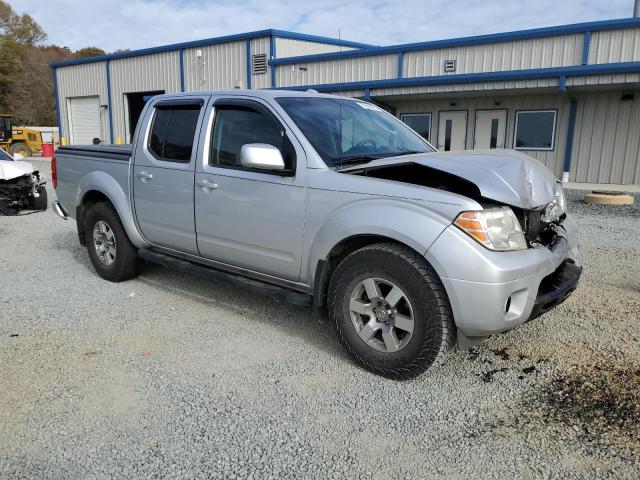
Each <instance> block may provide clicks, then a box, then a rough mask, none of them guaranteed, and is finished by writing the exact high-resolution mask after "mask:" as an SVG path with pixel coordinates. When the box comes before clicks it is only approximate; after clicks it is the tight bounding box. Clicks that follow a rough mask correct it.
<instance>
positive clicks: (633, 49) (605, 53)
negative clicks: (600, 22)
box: [589, 28, 640, 63]
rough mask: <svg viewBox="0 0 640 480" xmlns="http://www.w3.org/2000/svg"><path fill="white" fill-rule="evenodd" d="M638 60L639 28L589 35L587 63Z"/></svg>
mask: <svg viewBox="0 0 640 480" xmlns="http://www.w3.org/2000/svg"><path fill="white" fill-rule="evenodd" d="M638 60H640V28H626V29H623V30H603V31H601V32H593V33H592V34H591V44H590V46H589V63H612V62H633V61H638Z"/></svg>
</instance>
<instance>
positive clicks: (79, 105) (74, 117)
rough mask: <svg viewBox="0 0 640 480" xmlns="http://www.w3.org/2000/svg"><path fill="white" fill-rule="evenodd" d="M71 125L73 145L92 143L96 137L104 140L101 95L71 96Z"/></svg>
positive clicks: (70, 141) (71, 141)
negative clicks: (101, 121) (101, 119)
mask: <svg viewBox="0 0 640 480" xmlns="http://www.w3.org/2000/svg"><path fill="white" fill-rule="evenodd" d="M69 125H70V126H71V128H70V130H71V131H70V132H69V133H70V135H69V137H70V138H69V143H70V144H71V145H90V144H91V143H93V139H94V138H100V139H101V140H102V126H101V124H100V99H99V97H78V98H70V99H69Z"/></svg>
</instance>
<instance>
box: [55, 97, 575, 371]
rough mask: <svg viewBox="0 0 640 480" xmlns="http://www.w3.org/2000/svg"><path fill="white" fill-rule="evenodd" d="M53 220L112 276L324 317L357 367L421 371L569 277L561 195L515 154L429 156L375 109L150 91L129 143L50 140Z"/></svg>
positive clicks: (544, 172) (549, 294)
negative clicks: (196, 284)
mask: <svg viewBox="0 0 640 480" xmlns="http://www.w3.org/2000/svg"><path fill="white" fill-rule="evenodd" d="M52 170H53V172H52V173H53V183H54V186H55V188H56V192H57V196H58V201H57V202H54V205H53V207H54V209H55V211H56V212H57V213H58V214H59V215H60V216H61V217H63V218H65V219H66V218H68V217H72V218H75V220H76V222H77V226H78V236H79V239H80V242H81V243H82V244H83V245H86V246H87V249H88V252H89V257H90V258H91V262H92V263H93V265H94V267H95V269H96V271H97V272H98V274H99V275H100V276H102V277H103V278H105V279H106V280H109V281H112V282H119V281H123V280H127V279H130V278H132V277H134V276H136V275H137V274H138V273H139V272H140V266H141V264H142V263H143V262H142V261H143V260H144V261H147V262H155V263H160V264H162V265H165V266H170V267H172V268H176V269H179V270H183V271H187V272H190V273H193V274H196V275H200V276H203V277H206V278H213V279H218V280H227V281H230V282H234V283H235V284H237V285H242V286H245V287H247V288H250V289H254V290H258V291H261V292H265V293H268V294H270V295H273V296H276V297H281V298H284V299H286V300H288V301H291V302H294V303H306V304H313V305H314V306H315V307H318V308H326V309H327V310H328V315H329V317H330V319H331V323H332V324H333V326H334V327H335V330H336V332H337V334H338V337H339V339H340V341H341V342H342V343H343V345H344V346H345V348H346V349H347V350H348V351H349V353H350V354H351V355H352V356H353V357H354V358H355V359H356V360H357V361H358V362H359V363H360V364H362V365H363V366H365V367H366V368H368V369H370V370H372V371H374V372H377V373H379V374H382V375H385V376H388V377H392V378H410V377H413V376H416V375H418V374H420V373H421V372H423V371H425V370H426V369H427V368H429V366H430V365H432V364H433V363H434V362H435V361H437V360H439V359H440V358H441V357H442V356H444V354H445V352H446V351H447V350H448V349H449V348H450V347H452V346H453V345H454V344H455V342H456V341H457V342H458V345H461V346H465V347H466V346H470V345H473V344H475V343H477V342H480V341H482V340H483V339H484V338H486V337H487V336H489V335H492V334H495V333H498V332H503V331H505V330H509V329H512V328H514V327H516V326H518V325H520V324H522V323H524V322H526V321H527V320H530V319H532V318H534V317H536V316H538V315H540V314H542V313H544V312H546V311H548V310H549V309H551V308H553V307H554V306H556V305H558V304H559V303H561V302H562V301H563V300H564V299H565V298H567V297H568V296H569V295H570V294H571V293H572V292H573V290H574V289H575V288H576V286H577V283H578V280H579V278H580V274H581V272H582V267H581V265H580V257H579V251H578V241H577V231H576V225H575V223H574V221H572V220H571V218H570V217H569V216H568V214H567V213H566V205H565V198H564V193H563V191H562V185H561V184H560V183H559V182H558V181H557V180H556V178H555V177H554V176H553V174H552V173H551V172H550V171H549V170H548V169H547V168H546V167H545V166H544V165H543V164H541V163H539V162H538V161H536V160H534V159H532V158H530V157H527V156H526V155H523V154H521V153H519V152H515V151H509V150H491V151H485V152H479V151H464V152H445V153H442V152H437V151H436V150H435V149H434V148H433V147H432V146H431V145H429V144H428V143H427V142H426V141H425V140H423V139H422V137H420V136H419V135H418V134H416V133H415V132H413V131H412V130H411V129H409V128H408V127H407V126H405V125H404V124H403V123H402V122H400V121H399V120H397V119H396V118H395V117H394V116H392V115H390V114H389V113H387V112H385V111H384V110H382V109H381V108H379V107H377V106H376V105H373V104H371V103H368V102H365V101H361V100H355V99H347V98H343V97H335V96H330V95H319V94H314V93H296V92H288V91H275V90H273V91H246V92H245V91H239V90H234V91H230V92H199V93H188V94H169V95H161V96H157V97H154V98H153V99H152V100H150V101H149V102H148V104H147V105H146V107H145V109H144V111H143V113H142V115H141V117H140V121H139V124H138V127H137V129H136V132H135V135H134V138H133V144H132V145H126V146H110V145H109V146H107V145H104V146H87V147H77V146H76V147H61V148H59V149H58V150H57V152H56V159H55V160H54V161H53V169H52Z"/></svg>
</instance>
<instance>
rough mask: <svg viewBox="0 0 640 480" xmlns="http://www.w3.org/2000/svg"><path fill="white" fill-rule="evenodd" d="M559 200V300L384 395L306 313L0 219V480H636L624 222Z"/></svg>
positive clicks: (630, 228) (635, 371) (623, 215)
mask: <svg viewBox="0 0 640 480" xmlns="http://www.w3.org/2000/svg"><path fill="white" fill-rule="evenodd" d="M34 163H36V164H38V167H39V168H42V169H43V170H46V169H48V166H47V162H44V161H38V162H34ZM47 171H48V170H47ZM53 196H54V194H53V193H52V192H51V193H50V197H53ZM639 200H640V199H639ZM569 205H570V209H571V211H572V212H573V213H574V214H575V215H576V217H577V219H578V221H579V223H580V225H581V228H582V231H581V241H582V245H583V254H584V257H585V264H586V271H585V274H584V276H583V281H582V283H581V286H580V287H579V289H578V290H577V292H576V293H575V294H574V295H573V296H572V297H571V298H570V299H569V300H568V301H567V302H566V303H565V304H563V305H562V306H560V307H559V308H557V309H556V310H554V311H552V312H550V313H549V314H547V315H545V316H543V317H541V318H540V319H538V320H536V321H535V322H532V323H530V324H527V325H524V326H523V327H521V328H519V329H517V330H515V331H513V332H509V333H506V334H503V335H501V336H498V337H494V338H492V339H490V340H489V341H487V342H486V343H485V344H484V345H483V346H482V348H481V349H479V350H476V351H469V352H458V351H456V352H453V354H452V355H451V356H450V357H449V359H448V361H447V362H446V363H445V364H444V365H441V366H438V367H436V368H434V369H432V370H431V371H430V372H428V373H427V374H426V375H424V376H422V377H420V378H418V379H416V380H414V381H410V382H404V383H398V382H394V381H390V380H386V379H383V378H380V377H377V376H375V375H373V374H370V373H368V372H366V371H364V370H362V369H360V368H359V367H357V366H355V365H354V364H353V363H352V362H351V361H350V360H349V358H348V357H347V356H346V355H345V354H344V353H343V351H342V349H341V348H340V346H339V344H338V342H337V340H336V339H335V338H334V336H333V333H332V331H331V330H330V328H329V327H328V325H327V324H325V323H323V321H322V320H320V319H317V318H316V317H315V316H314V315H313V314H312V312H311V310H309V309H306V308H303V307H295V306H291V305H288V304H286V303H279V302H277V301H274V300H272V299H269V298H264V297H260V296H257V295H255V294H249V293H247V292H244V291H239V290H236V289H233V288H231V287H228V286H225V285H218V284H215V283H210V282H206V281H203V280H199V279H197V278H192V277H189V276H186V275H182V274H179V273H175V272H172V271H169V270H165V269H163V268H161V267H157V266H149V267H147V268H146V269H145V271H144V273H143V275H142V276H140V277H139V278H138V279H136V280H133V281H130V282H126V283H123V284H110V283H108V282H105V281H103V280H101V279H100V278H99V277H98V276H97V275H96V274H95V273H94V271H93V269H92V267H91V265H90V262H89V259H88V256H87V254H86V251H85V250H84V249H83V248H81V247H80V246H79V244H78V241H77V238H76V235H75V223H73V222H63V221H61V220H59V219H58V218H57V217H56V216H55V214H54V213H53V212H52V211H51V210H49V211H47V212H46V213H39V214H34V215H29V216H24V217H11V218H9V217H0V252H1V263H0V272H1V276H0V432H1V433H0V478H25V479H27V478H28V479H38V478H55V479H62V478H64V479H73V478H82V479H94V478H172V479H173V478H230V479H231V478H255V479H258V478H259V479H267V478H274V479H279V478H318V479H330V478H377V479H387V478H388V479H393V478H406V479H424V478H474V479H476V478H478V477H481V478H596V477H597V478H616V479H619V478H639V477H640V329H639V328H638V320H639V317H640V283H639V282H640V277H639V274H638V272H639V271H640V221H639V220H640V207H638V206H637V205H636V206H633V207H608V208H604V207H594V206H589V205H586V204H584V203H582V202H581V194H579V193H578V192H570V203H569Z"/></svg>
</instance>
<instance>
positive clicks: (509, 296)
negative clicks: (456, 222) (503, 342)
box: [425, 216, 582, 337]
mask: <svg viewBox="0 0 640 480" xmlns="http://www.w3.org/2000/svg"><path fill="white" fill-rule="evenodd" d="M556 232H557V237H556V239H555V240H554V241H553V242H552V244H551V245H549V246H547V247H545V246H538V247H536V248H529V249H527V250H520V251H514V252H494V251H490V250H488V249H486V248H484V247H483V246H481V245H480V244H478V243H477V242H475V241H473V240H472V239H471V238H469V237H468V236H467V235H466V234H465V233H463V232H462V231H460V230H459V229H458V228H456V227H455V226H450V227H448V228H447V229H446V230H445V231H444V232H443V233H442V235H440V237H439V238H438V239H437V240H436V242H435V243H434V244H433V245H432V246H431V248H430V249H429V250H428V251H427V253H426V255H425V257H426V259H427V261H429V262H430V263H431V265H433V267H434V268H435V269H436V271H437V272H438V274H439V275H440V277H441V279H442V283H443V284H444V287H445V290H446V291H447V294H448V296H449V300H450V302H451V308H452V310H453V315H454V319H455V323H456V326H457V327H458V330H459V333H461V334H462V335H464V336H466V337H486V336H489V335H492V334H495V333H499V332H503V331H506V330H510V329H512V328H515V327H517V326H518V325H521V324H523V323H524V322H526V321H527V320H529V319H531V318H534V317H536V316H538V315H541V314H542V313H545V312H546V311H548V310H550V309H551V308H553V307H555V306H556V305H558V304H559V303H562V301H564V300H565V299H566V298H567V297H568V296H569V295H570V294H571V293H572V292H573V290H575V287H576V286H577V282H578V280H579V278H580V273H581V272H582V268H581V257H580V251H579V245H578V234H577V225H576V224H575V222H574V221H573V220H572V219H571V218H570V217H569V216H567V218H566V219H565V221H564V222H563V223H562V225H561V226H558V227H556ZM569 265H571V267H569Z"/></svg>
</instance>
